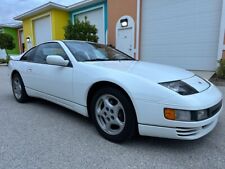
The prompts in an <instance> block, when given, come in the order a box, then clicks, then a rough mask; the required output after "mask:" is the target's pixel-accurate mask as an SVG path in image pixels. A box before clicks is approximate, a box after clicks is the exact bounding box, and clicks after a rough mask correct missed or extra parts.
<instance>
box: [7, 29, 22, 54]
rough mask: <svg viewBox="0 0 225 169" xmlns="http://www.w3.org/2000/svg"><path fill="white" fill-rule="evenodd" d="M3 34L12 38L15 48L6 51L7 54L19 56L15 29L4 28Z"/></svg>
mask: <svg viewBox="0 0 225 169" xmlns="http://www.w3.org/2000/svg"><path fill="white" fill-rule="evenodd" d="M4 33H7V34H10V35H11V36H12V37H13V42H14V44H15V48H14V49H13V50H7V52H8V54H19V53H20V50H19V42H18V34H17V29H16V28H4Z"/></svg>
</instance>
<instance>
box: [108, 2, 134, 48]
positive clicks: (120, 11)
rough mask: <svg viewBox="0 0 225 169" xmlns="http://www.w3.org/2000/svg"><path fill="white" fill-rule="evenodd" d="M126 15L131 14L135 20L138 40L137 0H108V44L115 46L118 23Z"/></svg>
mask: <svg viewBox="0 0 225 169" xmlns="http://www.w3.org/2000/svg"><path fill="white" fill-rule="evenodd" d="M124 15H128V16H131V17H132V18H133V19H134V21H135V42H136V20H137V0H108V44H110V45H113V46H115V41H116V23H117V21H118V20H119V19H120V18H121V17H122V16H124ZM135 48H136V43H135Z"/></svg>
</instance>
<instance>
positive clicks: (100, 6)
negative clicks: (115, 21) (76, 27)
mask: <svg viewBox="0 0 225 169" xmlns="http://www.w3.org/2000/svg"><path fill="white" fill-rule="evenodd" d="M100 8H103V19H104V23H105V18H104V15H105V14H104V10H105V9H104V4H101V5H98V6H94V7H92V8H88V9H84V10H82V11H79V12H73V13H72V23H73V24H74V18H75V16H76V15H79V14H82V13H86V12H90V11H94V10H97V9H100ZM104 27H105V24H104ZM104 30H105V29H104Z"/></svg>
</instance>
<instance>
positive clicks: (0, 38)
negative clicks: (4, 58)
mask: <svg viewBox="0 0 225 169" xmlns="http://www.w3.org/2000/svg"><path fill="white" fill-rule="evenodd" d="M14 48H15V43H14V42H13V37H12V36H11V35H10V34H7V33H0V49H6V50H12V49H14Z"/></svg>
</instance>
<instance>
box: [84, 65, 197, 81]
mask: <svg viewBox="0 0 225 169" xmlns="http://www.w3.org/2000/svg"><path fill="white" fill-rule="evenodd" d="M87 63H91V64H93V65H95V66H99V67H102V68H105V69H113V70H115V71H119V72H126V73H129V74H132V75H136V76H139V77H141V78H145V79H148V80H150V81H153V82H157V83H160V82H168V81H176V80H184V79H188V78H190V77H193V76H194V74H193V73H192V72H189V71H186V70H184V69H180V68H176V67H172V66H166V65H161V64H155V63H149V62H142V61H103V62H87Z"/></svg>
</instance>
